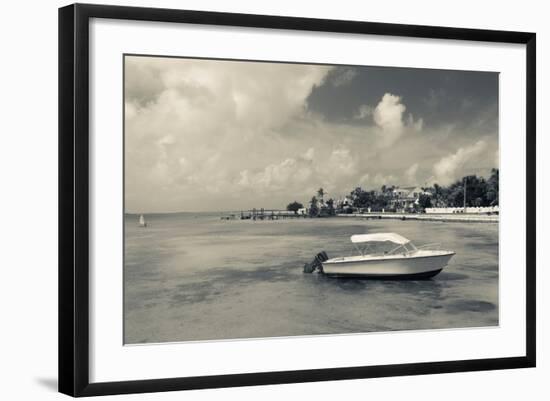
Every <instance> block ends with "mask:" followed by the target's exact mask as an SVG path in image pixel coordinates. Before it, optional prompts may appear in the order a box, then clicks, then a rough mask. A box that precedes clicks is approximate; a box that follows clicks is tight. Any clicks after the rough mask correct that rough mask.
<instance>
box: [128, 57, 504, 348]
mask: <svg viewBox="0 0 550 401" xmlns="http://www.w3.org/2000/svg"><path fill="white" fill-rule="evenodd" d="M123 64H124V66H123V68H124V89H123V90H124V206H123V207H124V266H123V283H124V292H123V294H124V295H123V297H124V300H123V302H124V318H123V319H124V330H123V332H124V344H128V345H130V344H145V343H165V342H187V341H215V340H244V339H256V338H270V337H294V336H317V335H344V334H352V333H353V334H355V333H373V332H377V333H380V332H394V331H404V330H445V329H461V328H479V327H485V328H486V327H497V326H499V278H500V277H499V216H500V212H501V211H500V208H499V73H498V72H496V71H464V70H442V69H419V68H399V67H387V66H360V65H323V64H302V63H282V62H276V61H270V60H225V59H204V58H203V59H199V58H190V57H183V56H182V57H173V56H172V57H166V56H162V55H145V54H126V55H125V56H124V62H123Z"/></svg>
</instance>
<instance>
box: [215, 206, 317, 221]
mask: <svg viewBox="0 0 550 401" xmlns="http://www.w3.org/2000/svg"><path fill="white" fill-rule="evenodd" d="M306 217H309V216H308V215H305V214H297V213H294V212H291V211H288V210H277V209H264V208H258V209H256V208H254V209H250V210H241V211H240V212H234V213H231V214H228V215H224V216H222V217H221V219H222V220H284V219H300V218H301V219H303V218H306Z"/></svg>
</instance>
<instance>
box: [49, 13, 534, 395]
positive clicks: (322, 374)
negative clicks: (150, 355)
mask: <svg viewBox="0 0 550 401" xmlns="http://www.w3.org/2000/svg"><path fill="white" fill-rule="evenodd" d="M91 18H107V19H119V20H140V21H159V22H174V23H188V24H189V23H190V24H205V25H217V26H238V27H248V28H276V29H284V30H303V31H322V32H336V33H353V34H370V35H385V36H401V37H414V38H437V39H451V40H468V41H484V42H499V43H516V44H524V45H525V46H526V60H525V61H526V76H527V82H526V88H527V90H526V94H525V95H526V105H527V109H526V120H527V125H526V138H525V140H526V151H527V166H526V171H527V177H526V180H527V181H526V183H527V188H528V190H527V193H526V202H527V210H526V222H525V224H526V233H527V238H526V240H527V245H526V255H527V258H526V261H525V263H526V288H525V291H526V308H527V310H526V317H527V324H526V327H525V333H526V353H525V355H524V356H521V357H507V358H495V359H475V360H456V361H444V362H428V363H407V364H398V365H382V366H354V367H347V368H330V369H312V370H295V371H277V372H262V373H246V374H229V375H218V376H199V377H181V378H166V379H154V380H135V381H122V382H103V383H90V381H89V335H88V329H89V312H88V311H89V290H88V285H89V266H88V260H89V258H88V257H89V231H88V230H89V222H88V218H89V191H90V189H89V178H88V173H89V142H88V139H89V132H88V124H89V116H88V110H89V104H88V96H89V74H88V61H89V32H88V29H89V22H90V19H91ZM535 113H536V35H535V33H527V32H509V31H494V30H479V29H463V28H448V27H435V26H417V25H401V24H387V23H372V22H358V21H338V20H326V19H310V18H295V17H281V16H267V15H246V14H233V13H220V12H203V11H185V10H172V9H155V8H138V7H120V6H106V5H87V4H74V5H69V6H66V7H63V8H60V9H59V391H60V392H62V393H65V394H68V395H71V396H95V395H106V394H124V393H141V392H157V391H172V390H189V389H204V388H218V387H237V386H253V385H265V384H279V383H294V382H316V381H324V380H345V379H361V378H373V377H386V376H400V375H421V374H433V373H450V372H464V371H481V370H493V369H513V368H527V367H534V366H535V363H536V357H535V354H536V352H535V351H536V337H535V335H536V333H535V332H536V330H535V328H536V315H535V308H536V305H535V302H536V301H535V299H536V293H535V291H536V288H535V280H536V272H535V270H536V260H535V257H536V256H535V255H536V252H535V249H536V241H535V240H536V237H535V236H536V216H535V213H536V212H535V210H536V204H535V196H536V183H535V165H536V161H535V154H536V152H535V146H536V138H535V136H536V133H535V130H536V127H535V121H536V114H535Z"/></svg>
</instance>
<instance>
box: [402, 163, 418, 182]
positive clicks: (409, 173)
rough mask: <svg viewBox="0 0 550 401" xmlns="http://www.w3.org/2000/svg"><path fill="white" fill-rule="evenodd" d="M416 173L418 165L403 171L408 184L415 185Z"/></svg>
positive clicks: (415, 164)
mask: <svg viewBox="0 0 550 401" xmlns="http://www.w3.org/2000/svg"><path fill="white" fill-rule="evenodd" d="M417 172H418V163H414V164H413V165H412V166H410V167H409V168H408V169H407V170H406V171H405V179H406V180H407V183H408V184H416V173H417Z"/></svg>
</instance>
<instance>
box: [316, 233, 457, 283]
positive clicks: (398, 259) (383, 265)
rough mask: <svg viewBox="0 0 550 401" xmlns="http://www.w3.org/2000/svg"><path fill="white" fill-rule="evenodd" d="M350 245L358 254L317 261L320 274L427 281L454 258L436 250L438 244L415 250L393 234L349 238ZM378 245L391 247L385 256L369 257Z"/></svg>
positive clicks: (376, 253)
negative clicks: (392, 245) (372, 249)
mask: <svg viewBox="0 0 550 401" xmlns="http://www.w3.org/2000/svg"><path fill="white" fill-rule="evenodd" d="M351 242H352V243H353V245H354V246H355V248H356V249H357V250H358V251H359V253H360V254H359V255H355V256H343V257H337V258H330V259H328V258H327V259H326V260H324V261H321V265H322V270H321V271H322V272H323V273H325V274H327V275H330V276H338V277H362V278H380V279H381V278H383V279H422V278H429V277H433V276H435V275H436V274H438V273H439V272H441V270H442V269H443V268H444V267H445V266H447V264H448V263H449V260H450V259H451V258H452V257H453V255H454V254H455V252H454V251H449V250H441V249H439V244H426V245H423V246H419V247H416V246H415V245H414V244H413V243H412V242H411V241H410V240H408V239H407V238H405V237H403V236H401V235H399V234H395V233H376V234H360V235H352V236H351ZM381 242H382V243H384V242H390V243H393V244H394V245H395V246H394V247H393V248H391V249H390V250H388V251H385V252H374V253H371V252H370V250H369V248H370V247H371V245H373V244H374V243H381Z"/></svg>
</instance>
